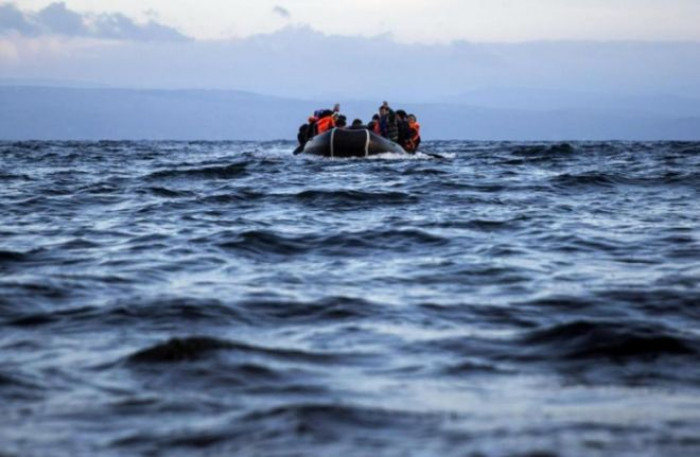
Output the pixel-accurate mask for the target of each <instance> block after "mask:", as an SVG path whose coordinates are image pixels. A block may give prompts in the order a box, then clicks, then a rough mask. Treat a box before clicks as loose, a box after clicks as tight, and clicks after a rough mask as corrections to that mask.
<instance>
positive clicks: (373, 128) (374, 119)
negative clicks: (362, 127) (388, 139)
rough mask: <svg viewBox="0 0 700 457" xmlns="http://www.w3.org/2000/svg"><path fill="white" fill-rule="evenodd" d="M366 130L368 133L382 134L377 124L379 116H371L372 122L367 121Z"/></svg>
mask: <svg viewBox="0 0 700 457" xmlns="http://www.w3.org/2000/svg"><path fill="white" fill-rule="evenodd" d="M367 130H369V131H370V132H374V133H376V134H377V135H381V134H382V129H381V126H380V124H379V114H375V115H374V116H372V120H371V121H369V124H367Z"/></svg>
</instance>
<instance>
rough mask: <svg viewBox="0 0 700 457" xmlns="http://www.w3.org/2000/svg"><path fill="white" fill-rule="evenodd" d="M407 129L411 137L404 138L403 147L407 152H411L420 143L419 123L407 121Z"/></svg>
mask: <svg viewBox="0 0 700 457" xmlns="http://www.w3.org/2000/svg"><path fill="white" fill-rule="evenodd" d="M408 129H409V131H410V132H411V137H410V138H408V139H407V140H406V145H405V146H404V149H406V150H407V151H408V152H413V151H415V150H416V148H418V145H419V144H420V124H419V123H418V122H410V121H409V122H408Z"/></svg>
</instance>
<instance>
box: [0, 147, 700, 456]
mask: <svg viewBox="0 0 700 457" xmlns="http://www.w3.org/2000/svg"><path fill="white" fill-rule="evenodd" d="M294 146H295V144H293V143H292V142H288V141H274V142H255V141H250V142H168V141H136V142H123V141H105V142H0V456H2V457H19V456H21V457H25V456H28V457H34V456H36V457H45V456H71V457H76V456H261V457H263V456H264V457H268V456H274V457H282V456H284V457H293V456H299V457H302V456H328V457H336V456H338V457H340V456H343V457H353V456H371V457H383V456H387V457H389V456H391V457H413V456H420V457H433V456H436V457H437V456H439V457H452V456H454V457H490V456H496V457H501V456H503V457H555V456H585V457H595V456H616V457H617V456H635V457H640V456H664V457H668V456H672V457H675V456H688V457H691V456H693V457H695V456H698V455H700V195H699V193H700V143H692V142H690V143H685V142H622V141H615V142H542V143H538V142H527V143H520V142H469V141H429V142H426V143H425V144H424V145H423V152H422V153H418V154H416V155H412V156H400V155H384V156H381V155H380V156H377V157H373V158H369V159H329V158H321V157H312V156H304V155H303V154H301V155H298V156H294V155H293V154H292V150H293V149H294Z"/></svg>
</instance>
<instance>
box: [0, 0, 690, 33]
mask: <svg viewBox="0 0 700 457" xmlns="http://www.w3.org/2000/svg"><path fill="white" fill-rule="evenodd" d="M2 3H5V4H6V5H7V4H8V3H10V2H2V0H0V4H2ZM11 3H12V4H13V5H14V6H16V7H17V8H19V9H20V10H22V11H27V12H31V11H35V12H36V11H39V10H41V9H43V8H45V7H46V6H48V5H50V4H51V3H53V1H52V0H19V1H14V2H11ZM63 3H64V4H65V6H66V7H67V9H69V10H72V11H75V12H77V13H79V14H81V15H85V14H87V15H92V17H97V16H98V15H100V14H110V15H115V14H117V13H118V14H121V15H124V16H125V17H128V18H130V19H131V20H133V21H134V23H136V24H140V25H143V24H146V23H149V22H150V23H151V24H152V25H151V26H152V27H154V26H155V25H158V26H161V27H162V28H167V29H174V30H176V31H178V32H179V33H181V34H183V35H187V36H189V37H192V38H194V39H228V38H242V37H246V36H250V35H253V34H258V33H266V32H272V31H274V30H277V29H279V28H282V27H284V26H288V25H308V26H310V27H311V28H313V29H315V30H318V31H321V32H324V33H327V34H341V35H361V36H375V35H379V34H391V36H392V37H394V38H395V39H396V40H398V41H401V42H421V43H445V42H449V41H452V40H468V41H491V42H493V41H496V42H500V41H509V42H512V41H530V40H559V39H576V40H581V39H583V40H650V41H657V40H690V41H698V40H700V26H698V24H700V0H379V1H378V0H352V1H327V0H293V1H292V0H245V1H244V0H138V1H135V0H100V1H95V0H64V1H63ZM112 17H114V16H112ZM5 19H6V20H5V22H7V18H5ZM1 21H2V18H0V22H1ZM0 27H2V24H1V23H0ZM0 32H1V30H0ZM161 32H162V33H165V30H164V29H161Z"/></svg>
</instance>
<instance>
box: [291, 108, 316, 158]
mask: <svg viewBox="0 0 700 457" xmlns="http://www.w3.org/2000/svg"><path fill="white" fill-rule="evenodd" d="M315 134H316V117H315V116H309V118H308V119H307V121H306V124H301V125H300V126H299V132H298V133H297V141H299V146H297V149H296V150H295V151H301V150H302V149H304V145H305V144H306V143H307V142H308V141H309V140H310V139H311V138H313V137H314V135H315Z"/></svg>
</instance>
